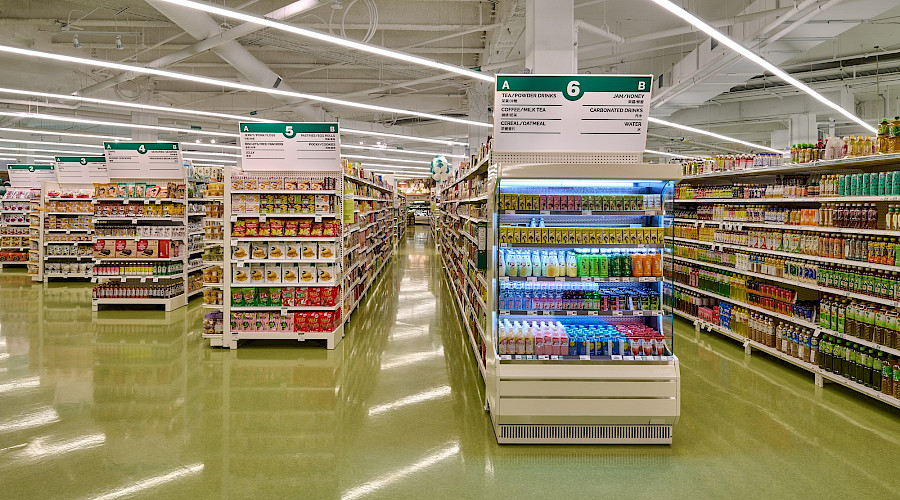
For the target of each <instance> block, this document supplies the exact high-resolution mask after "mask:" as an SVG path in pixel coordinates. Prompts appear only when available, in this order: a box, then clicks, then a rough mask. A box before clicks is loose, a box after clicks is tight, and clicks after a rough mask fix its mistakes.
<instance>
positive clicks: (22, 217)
mask: <svg viewBox="0 0 900 500" xmlns="http://www.w3.org/2000/svg"><path fill="white" fill-rule="evenodd" d="M32 199H38V200H40V188H27V187H20V188H15V187H11V188H7V190H6V194H4V195H3V198H2V200H0V269H4V268H7V267H26V266H28V264H29V260H30V256H29V254H30V251H29V250H30V248H31V234H30V230H29V227H30V226H31V216H30V213H31V210H32V206H31V200H32Z"/></svg>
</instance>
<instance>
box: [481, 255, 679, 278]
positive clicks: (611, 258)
mask: <svg viewBox="0 0 900 500" xmlns="http://www.w3.org/2000/svg"><path fill="white" fill-rule="evenodd" d="M498 259H499V262H498V272H499V274H500V276H510V277H529V276H536V277H547V278H553V277H561V276H564V277H569V278H577V277H601V278H607V277H628V276H632V277H653V276H656V277H660V276H662V254H661V253H660V252H659V251H656V250H643V249H609V250H608V249H584V250H578V249H576V250H522V249H516V250H505V249H500V250H499V251H498Z"/></svg>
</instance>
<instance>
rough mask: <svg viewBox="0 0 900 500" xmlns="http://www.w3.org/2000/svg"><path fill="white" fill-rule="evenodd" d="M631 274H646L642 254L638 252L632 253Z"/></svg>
mask: <svg viewBox="0 0 900 500" xmlns="http://www.w3.org/2000/svg"><path fill="white" fill-rule="evenodd" d="M631 275H632V276H644V261H643V260H642V259H641V254H639V253H636V252H635V253H633V254H631Z"/></svg>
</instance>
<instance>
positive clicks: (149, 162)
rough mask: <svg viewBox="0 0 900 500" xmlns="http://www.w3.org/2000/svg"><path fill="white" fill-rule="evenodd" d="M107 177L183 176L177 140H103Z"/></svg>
mask: <svg viewBox="0 0 900 500" xmlns="http://www.w3.org/2000/svg"><path fill="white" fill-rule="evenodd" d="M103 149H104V150H105V152H106V168H107V170H108V172H109V177H110V178H111V179H184V161H183V160H182V159H181V146H180V145H179V144H178V143H177V142H104V143H103Z"/></svg>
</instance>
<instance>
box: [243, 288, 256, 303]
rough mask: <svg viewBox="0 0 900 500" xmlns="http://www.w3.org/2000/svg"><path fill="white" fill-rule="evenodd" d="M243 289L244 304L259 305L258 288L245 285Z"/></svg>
mask: <svg viewBox="0 0 900 500" xmlns="http://www.w3.org/2000/svg"><path fill="white" fill-rule="evenodd" d="M241 290H242V292H243V294H244V306H255V305H258V304H257V303H256V288H251V287H244V288H242V289H241Z"/></svg>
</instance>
